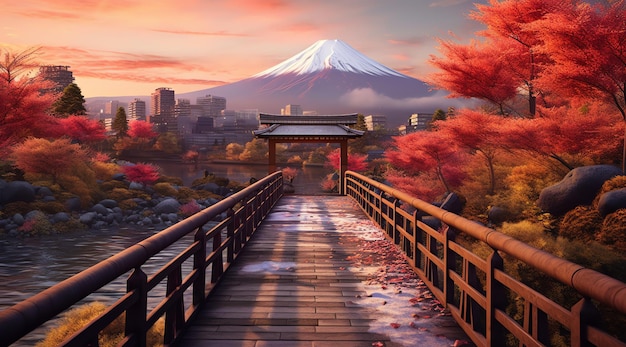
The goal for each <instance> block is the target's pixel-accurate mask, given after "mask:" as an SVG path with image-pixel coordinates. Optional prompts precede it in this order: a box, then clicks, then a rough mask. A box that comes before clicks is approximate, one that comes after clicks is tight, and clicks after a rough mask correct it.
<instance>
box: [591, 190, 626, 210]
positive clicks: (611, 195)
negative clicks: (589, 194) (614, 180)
mask: <svg viewBox="0 0 626 347" xmlns="http://www.w3.org/2000/svg"><path fill="white" fill-rule="evenodd" d="M622 208H626V188H622V189H616V190H612V191H610V192H606V193H604V194H602V195H601V196H600V199H599V200H598V212H599V213H600V215H601V216H602V217H606V215H608V214H611V213H613V212H615V211H617V210H619V209H622Z"/></svg>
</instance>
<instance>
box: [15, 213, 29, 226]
mask: <svg viewBox="0 0 626 347" xmlns="http://www.w3.org/2000/svg"><path fill="white" fill-rule="evenodd" d="M12 220H13V223H15V224H17V225H22V224H24V222H25V221H26V220H25V219H24V216H22V214H21V213H16V214H14V215H13V218H12Z"/></svg>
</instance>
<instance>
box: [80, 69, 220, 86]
mask: <svg viewBox="0 0 626 347" xmlns="http://www.w3.org/2000/svg"><path fill="white" fill-rule="evenodd" d="M73 72H74V73H75V74H76V75H80V76H81V77H87V78H96V79H100V80H112V81H130V82H142V83H160V84H164V85H172V84H183V85H184V84H189V85H206V86H221V85H223V84H226V83H227V82H224V81H216V80H207V79H200V78H179V77H166V76H159V75H157V76H148V75H145V74H132V73H127V72H125V73H114V72H94V71H91V70H86V71H85V70H74V71H73Z"/></svg>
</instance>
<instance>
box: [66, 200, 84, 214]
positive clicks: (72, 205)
mask: <svg viewBox="0 0 626 347" xmlns="http://www.w3.org/2000/svg"><path fill="white" fill-rule="evenodd" d="M65 208H66V209H67V210H68V211H80V208H81V203H80V198H78V197H73V198H69V199H67V200H65Z"/></svg>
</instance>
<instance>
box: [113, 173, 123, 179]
mask: <svg viewBox="0 0 626 347" xmlns="http://www.w3.org/2000/svg"><path fill="white" fill-rule="evenodd" d="M111 179H112V180H115V181H123V180H125V179H126V175H124V174H123V173H116V174H113V176H112V177H111Z"/></svg>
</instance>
